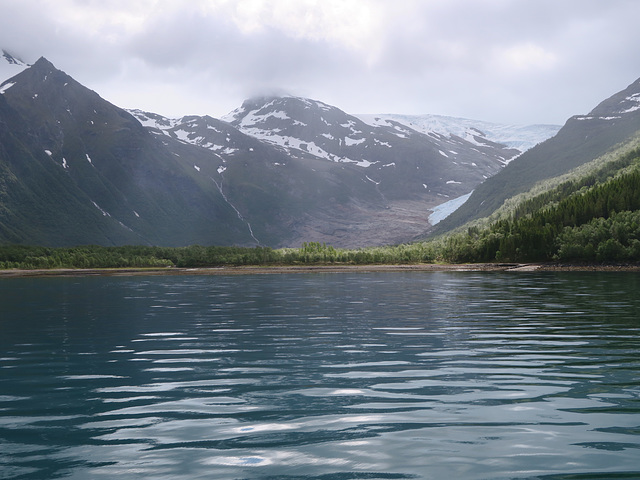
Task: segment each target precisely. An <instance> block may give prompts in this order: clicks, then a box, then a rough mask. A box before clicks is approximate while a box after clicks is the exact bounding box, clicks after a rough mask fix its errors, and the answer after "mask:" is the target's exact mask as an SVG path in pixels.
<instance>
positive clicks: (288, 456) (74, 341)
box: [0, 272, 640, 480]
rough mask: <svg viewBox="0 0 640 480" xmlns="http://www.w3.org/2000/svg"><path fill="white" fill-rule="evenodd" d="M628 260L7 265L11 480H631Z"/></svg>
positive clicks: (631, 288) (2, 317) (634, 329)
mask: <svg viewBox="0 0 640 480" xmlns="http://www.w3.org/2000/svg"><path fill="white" fill-rule="evenodd" d="M639 278H640V277H639V275H638V274H637V273H564V274H559V273H558V274H554V273H530V274H515V273H496V272H492V273H460V272H458V273H444V272H406V273H366V274H364V273H340V274H311V275H305V274H290V275H286V274H283V275H246V276H183V277H144V276H140V277H99V278H93V277H91V278H31V279H29V278H22V279H2V280H0V478H2V479H19V478H24V479H27V478H28V479H52V478H63V477H64V478H73V479H134V478H135V479H137V478H144V479H178V480H181V479H243V478H247V479H256V478H261V479H322V480H330V479H333V480H347V479H348V480H351V479H403V478H418V479H447V480H457V479H462V480H465V479H507V478H511V479H516V478H518V479H520V478H529V479H532V478H543V479H600V478H606V479H622V478H624V479H631V478H633V479H638V478H640V415H639V413H640V335H639V333H640V292H639V287H640V281H639Z"/></svg>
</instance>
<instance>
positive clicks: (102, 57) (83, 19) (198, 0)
mask: <svg viewBox="0 0 640 480" xmlns="http://www.w3.org/2000/svg"><path fill="white" fill-rule="evenodd" d="M639 16H640V3H638V2H637V0H607V1H606V2H603V1H601V0H563V1H561V2H558V1H557V0H518V1H508V0H447V1H446V2H445V1H441V0H394V1H389V0H171V1H165V0H135V1H131V0H3V2H2V5H1V6H0V48H6V49H8V50H10V51H13V52H15V53H16V54H18V55H20V56H22V57H23V58H24V59H25V60H26V61H35V60H36V59H37V58H38V57H39V56H41V55H43V56H46V57H47V58H48V59H49V60H51V61H52V62H53V63H54V64H55V65H56V66H58V68H60V69H62V70H65V71H66V72H67V73H69V74H71V75H72V76H74V77H75V78H76V79H77V80H79V81H80V82H82V83H83V84H85V85H87V86H88V87H89V88H92V89H93V90H96V91H97V92H98V93H100V94H101V95H102V96H103V97H105V98H107V99H108V100H110V101H112V102H114V103H116V104H118V105H121V106H124V107H139V108H145V109H149V110H153V111H157V112H158V113H161V114H168V115H182V114H189V113H199V114H204V113H207V114H210V115H213V116H221V115H223V114H225V113H227V112H228V111H229V110H232V109H233V108H235V107H237V106H238V105H239V104H240V103H241V102H242V101H243V100H244V98H245V97H246V96H249V95H252V94H256V93H260V92H261V91H276V90H278V91H287V92H289V93H292V94H298V95H305V96H310V97H313V98H316V99H318V100H322V101H325V102H327V103H332V104H334V105H336V106H338V107H340V108H342V109H343V110H346V111H350V112H354V113H356V112H357V113H376V112H377V113H383V112H402V113H439V114H445V115H456V116H466V117H471V118H481V119H486V120H495V121H503V122H518V123H534V122H540V123H541V122H547V123H551V122H554V123H561V122H563V121H564V120H565V119H566V118H568V117H569V116H571V115H573V114H576V113H586V112H587V111H588V110H589V109H591V108H592V107H593V106H595V104H596V103H598V102H599V101H600V100H602V99H604V98H605V97H606V96H608V95H611V94H612V93H614V92H616V91H617V90H620V89H622V88H624V87H625V86H626V85H628V84H629V83H631V82H632V81H633V80H635V79H636V78H637V77H638V76H640V65H638V63H637V62H635V61H634V59H635V58H637V52H636V50H637V45H639V44H640V29H638V28H637V26H636V20H637V18H638V17H639Z"/></svg>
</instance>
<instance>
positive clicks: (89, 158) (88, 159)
mask: <svg viewBox="0 0 640 480" xmlns="http://www.w3.org/2000/svg"><path fill="white" fill-rule="evenodd" d="M85 155H86V156H87V161H88V162H89V163H90V164H91V165H93V162H92V161H91V157H90V156H89V154H88V153H85Z"/></svg>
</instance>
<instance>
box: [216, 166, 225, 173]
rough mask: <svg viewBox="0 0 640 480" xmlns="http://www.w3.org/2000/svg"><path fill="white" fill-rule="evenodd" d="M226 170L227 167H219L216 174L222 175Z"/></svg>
mask: <svg viewBox="0 0 640 480" xmlns="http://www.w3.org/2000/svg"><path fill="white" fill-rule="evenodd" d="M226 169H227V167H225V166H224V165H220V166H219V167H218V173H219V174H222V173H223V172H224V171H225V170H226Z"/></svg>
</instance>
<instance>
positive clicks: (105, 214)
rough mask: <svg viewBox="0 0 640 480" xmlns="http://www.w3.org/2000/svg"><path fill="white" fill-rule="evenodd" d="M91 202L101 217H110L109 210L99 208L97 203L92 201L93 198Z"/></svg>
mask: <svg viewBox="0 0 640 480" xmlns="http://www.w3.org/2000/svg"><path fill="white" fill-rule="evenodd" d="M91 203H93V205H94V206H95V207H96V208H97V209H98V210H100V211H101V212H102V216H103V217H110V216H111V215H109V212H105V211H104V210H103V209H102V208H100V207H99V206H98V204H97V203H96V202H94V201H93V200H91Z"/></svg>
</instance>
